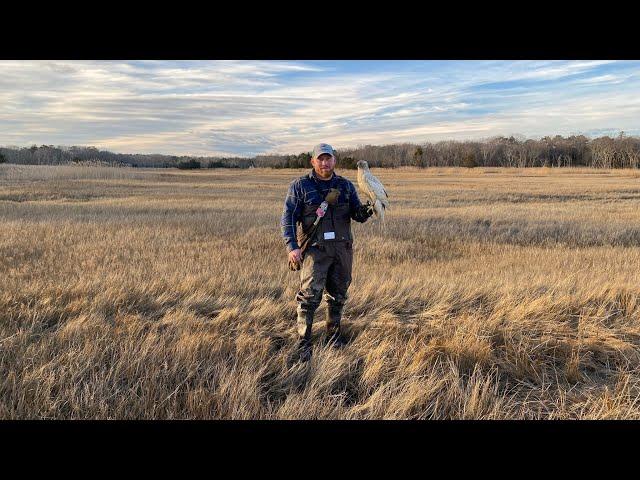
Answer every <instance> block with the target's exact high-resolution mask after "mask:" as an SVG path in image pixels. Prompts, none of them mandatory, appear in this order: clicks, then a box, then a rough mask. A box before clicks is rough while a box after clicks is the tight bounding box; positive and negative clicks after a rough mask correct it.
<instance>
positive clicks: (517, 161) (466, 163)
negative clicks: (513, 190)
mask: <svg viewBox="0 0 640 480" xmlns="http://www.w3.org/2000/svg"><path fill="white" fill-rule="evenodd" d="M336 156H337V158H338V166H339V167H340V168H356V163H357V162H358V161H359V160H366V161H367V162H368V163H369V166H372V167H402V166H415V167H519V168H524V167H544V166H548V167H570V166H574V167H575V166H585V167H593V168H638V167H640V137H632V136H627V135H625V134H624V132H622V133H620V135H618V136H617V137H613V138H612V137H608V136H605V137H599V138H594V139H590V138H588V137H585V136H584V135H578V136H575V135H574V136H570V137H566V138H565V137H562V136H560V135H556V136H555V137H544V138H542V139H540V140H532V139H517V138H514V137H495V138H491V139H488V140H484V141H453V140H449V141H441V142H436V143H423V144H412V143H402V144H393V145H383V146H374V145H365V146H360V147H357V148H351V149H341V150H339V151H337V152H336ZM310 157H311V155H310V154H309V153H301V154H299V155H259V156H257V157H256V158H255V164H256V166H257V167H273V168H305V167H308V166H309V159H310Z"/></svg>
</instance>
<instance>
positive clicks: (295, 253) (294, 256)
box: [289, 248, 302, 263]
mask: <svg viewBox="0 0 640 480" xmlns="http://www.w3.org/2000/svg"><path fill="white" fill-rule="evenodd" d="M301 258H302V252H301V251H300V249H299V248H296V249H295V250H291V251H290V252H289V263H299V262H300V259H301Z"/></svg>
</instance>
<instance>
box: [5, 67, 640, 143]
mask: <svg viewBox="0 0 640 480" xmlns="http://www.w3.org/2000/svg"><path fill="white" fill-rule="evenodd" d="M639 73H640V62H631V61H617V62H616V61H484V62H479V61H466V62H464V61H463V62H459V61H456V62H453V61H445V62H442V61H433V62H422V61H420V62H418V61H415V62H404V61H402V62H400V61H390V62H388V61H384V62H383V61H380V62H357V61H355V62H302V61H250V62H249V61H179V62H176V61H136V62H111V61H109V62H106V61H55V62H54V61H46V62H45V61H0V145H9V144H10V145H29V144H31V143H37V144H41V143H46V144H60V145H70V144H76V145H96V146H99V147H101V148H106V149H110V150H114V151H120V152H134V153H136V152H163V153H171V154H195V155H255V154H259V153H267V152H276V151H277V152H282V153H297V152H299V151H303V150H309V149H310V148H311V147H312V146H313V144H315V143H318V142H319V141H327V142H331V143H332V144H334V146H335V147H337V148H345V147H349V146H355V145H358V144H363V143H375V144H384V143H390V142H400V141H402V142H404V141H407V142H423V141H437V140H442V139H449V138H452V139H453V138H456V139H463V138H481V137H488V136H492V135H498V134H505V135H509V134H514V133H520V134H524V135H527V136H542V135H554V134H570V133H588V132H597V131H609V130H611V129H614V130H615V129H621V130H625V131H627V132H629V133H640V131H639V130H638V128H639V127H638V126H637V125H638V120H640V102H639V100H638V99H640V75H639ZM603 129H604V130H603Z"/></svg>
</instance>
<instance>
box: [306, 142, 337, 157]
mask: <svg viewBox="0 0 640 480" xmlns="http://www.w3.org/2000/svg"><path fill="white" fill-rule="evenodd" d="M323 153H328V154H329V155H331V156H334V157H335V154H334V152H333V147H332V146H331V145H329V144H328V143H319V144H318V145H316V146H315V147H313V156H312V157H311V158H318V157H319V156H320V155H322V154H323Z"/></svg>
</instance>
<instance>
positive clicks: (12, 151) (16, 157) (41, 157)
mask: <svg viewBox="0 0 640 480" xmlns="http://www.w3.org/2000/svg"><path fill="white" fill-rule="evenodd" d="M2 159H4V160H5V161H6V162H7V163H17V164H22V165H66V164H70V163H78V164H95V165H108V166H128V167H141V168H249V167H252V166H254V162H253V160H252V159H250V158H245V157H193V156H175V155H162V154H129V153H113V152H109V151H107V150H98V149H97V148H95V147H75V146H74V147H64V146H53V145H41V146H37V145H32V146H31V147H23V148H20V147H4V148H0V162H2Z"/></svg>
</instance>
